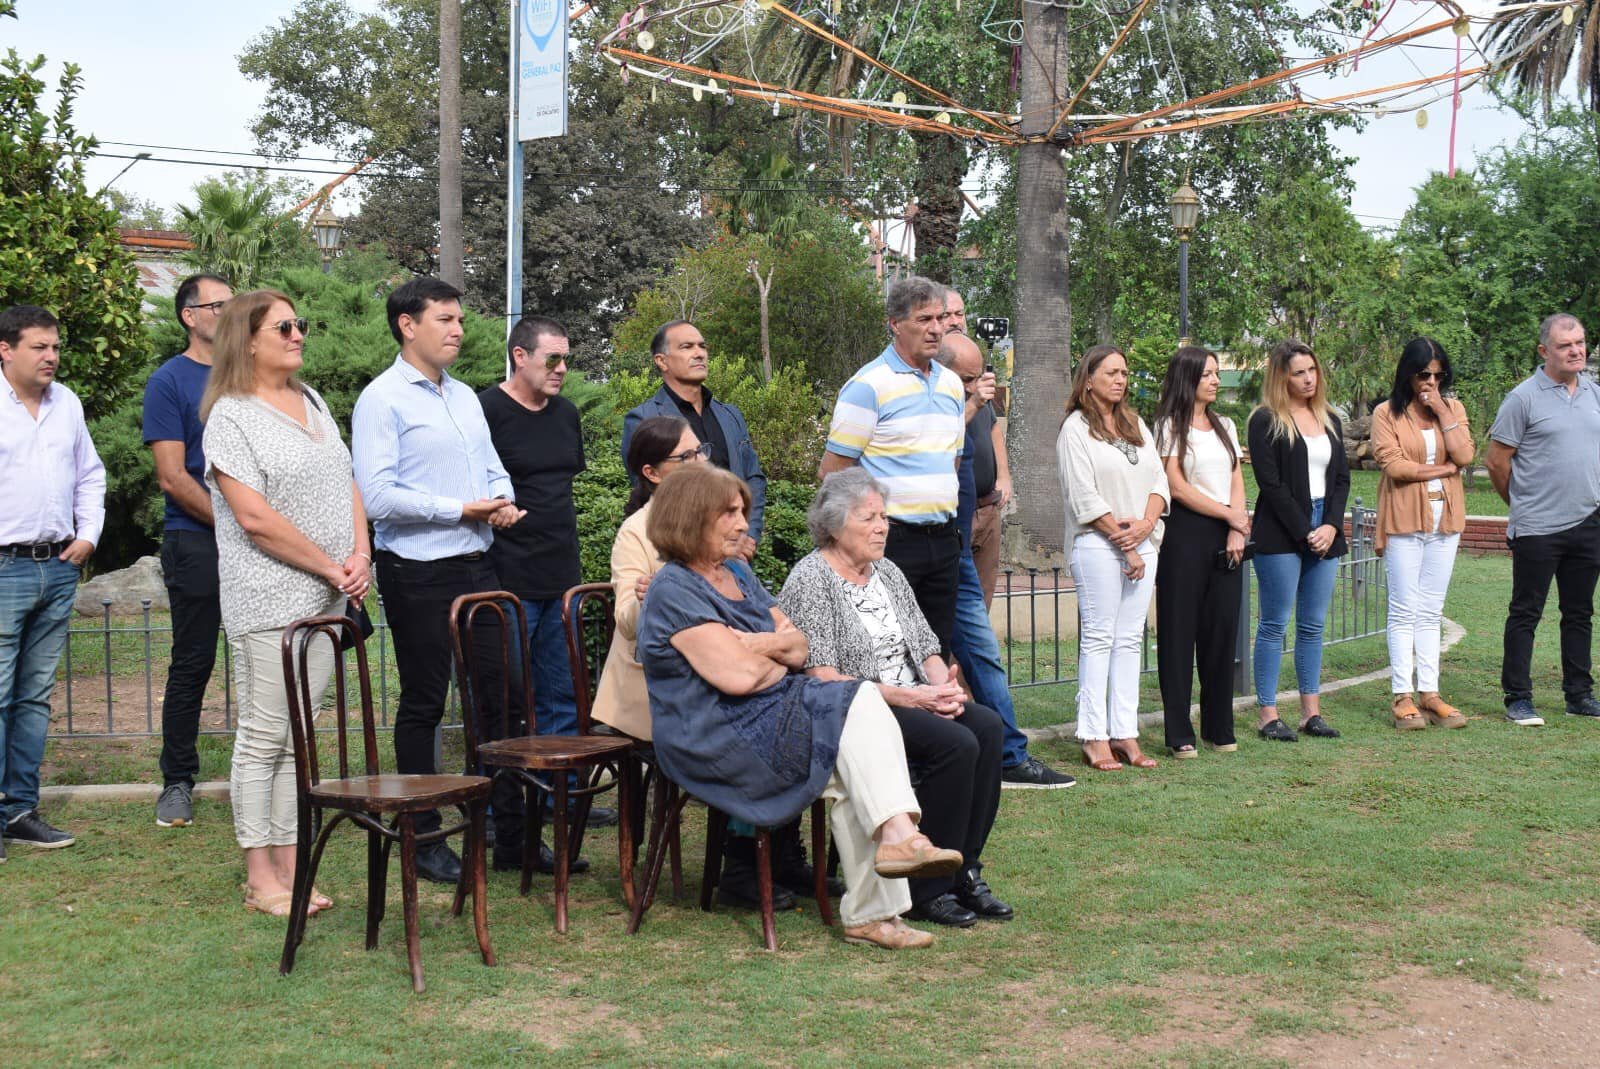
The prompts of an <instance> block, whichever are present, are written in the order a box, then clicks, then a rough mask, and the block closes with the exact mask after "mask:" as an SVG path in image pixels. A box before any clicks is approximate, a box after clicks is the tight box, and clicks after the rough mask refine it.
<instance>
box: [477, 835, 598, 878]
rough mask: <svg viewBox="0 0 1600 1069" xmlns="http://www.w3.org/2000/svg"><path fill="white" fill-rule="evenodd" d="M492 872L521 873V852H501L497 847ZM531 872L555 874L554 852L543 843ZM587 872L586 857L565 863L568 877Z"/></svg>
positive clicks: (587, 862)
mask: <svg viewBox="0 0 1600 1069" xmlns="http://www.w3.org/2000/svg"><path fill="white" fill-rule="evenodd" d="M494 870H495V871H496V872H521V871H522V851H521V850H520V849H515V850H503V849H500V848H499V847H496V848H495V852H494ZM533 871H534V872H542V873H544V874H545V875H546V876H551V875H554V874H555V871H556V855H555V851H554V850H551V849H550V847H548V846H546V845H545V844H544V843H543V842H540V843H539V859H538V860H537V861H535V862H534V863H533ZM588 871H589V859H588V858H586V857H575V858H572V859H570V860H569V861H568V862H567V872H568V873H569V874H570V875H573V876H576V875H578V874H579V873H580V872H588Z"/></svg>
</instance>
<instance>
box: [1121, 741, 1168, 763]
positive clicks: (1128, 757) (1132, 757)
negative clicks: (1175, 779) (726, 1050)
mask: <svg viewBox="0 0 1600 1069" xmlns="http://www.w3.org/2000/svg"><path fill="white" fill-rule="evenodd" d="M1111 753H1112V755H1113V756H1115V757H1119V758H1121V759H1122V760H1123V761H1125V762H1127V763H1128V764H1130V765H1132V766H1133V767H1134V768H1155V767H1156V766H1157V765H1159V764H1160V763H1161V762H1159V761H1157V760H1156V759H1155V758H1154V757H1147V756H1145V755H1144V754H1143V753H1139V754H1135V753H1133V752H1131V751H1130V750H1129V749H1128V748H1127V747H1126V746H1118V745H1117V744H1116V743H1115V742H1113V743H1112V744H1111Z"/></svg>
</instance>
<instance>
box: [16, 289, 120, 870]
mask: <svg viewBox="0 0 1600 1069" xmlns="http://www.w3.org/2000/svg"><path fill="white" fill-rule="evenodd" d="M60 365H61V328H60V324H59V323H57V321H56V318H55V316H53V315H51V314H50V313H49V312H47V311H45V310H44V309H43V308H37V307H35V306H33V305H27V304H19V305H15V306H13V307H11V308H7V309H6V310H5V311H4V312H0V371H3V372H4V382H3V383H0V485H3V486H5V488H6V507H5V509H4V510H0V794H3V795H4V796H5V798H4V801H0V822H3V824H4V835H3V839H0V861H4V860H5V847H4V845H3V842H5V841H9V842H13V843H24V844H27V845H29V846H36V847H40V848H42V849H46V850H54V849H58V848H60V847H63V846H71V845H72V844H73V842H74V841H75V840H74V839H73V837H72V836H71V835H69V834H67V833H66V832H64V831H61V830H59V829H57V828H53V827H51V826H50V825H49V824H48V823H46V822H45V819H44V817H42V816H41V815H40V814H39V808H38V806H39V764H40V762H41V761H42V760H43V759H44V740H45V735H46V733H47V732H48V731H49V728H50V693H51V691H52V690H53V689H54V688H55V682H56V665H57V663H58V662H59V661H60V660H61V650H62V648H63V647H64V646H65V645H66V642H67V625H68V624H69V623H70V621H71V618H72V603H73V598H74V596H75V595H76V593H77V589H78V577H79V575H80V573H81V571H82V569H83V565H84V563H85V562H86V561H88V559H89V555H90V554H91V553H93V552H94V546H95V543H96V542H97V541H99V539H100V529H101V527H102V526H103V525H104V523H105V515H106V469H105V465H103V464H101V463H100V456H99V454H97V453H96V452H95V448H94V443H93V442H91V441H90V440H89V429H88V427H87V426H86V425H85V424H84V421H83V405H82V404H81V403H80V402H79V401H78V398H77V396H76V395H74V394H73V392H72V391H71V390H69V389H67V388H66V387H65V386H62V385H61V384H60V383H58V382H56V381H55V377H56V369H57V368H59V367H60Z"/></svg>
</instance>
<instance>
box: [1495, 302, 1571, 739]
mask: <svg viewBox="0 0 1600 1069" xmlns="http://www.w3.org/2000/svg"><path fill="white" fill-rule="evenodd" d="M1539 355H1540V356H1541V357H1542V358H1543V359H1544V366H1543V367H1542V368H1540V369H1539V370H1537V371H1535V372H1534V373H1533V374H1532V375H1530V376H1529V377H1528V378H1527V379H1526V380H1525V381H1523V382H1522V383H1521V384H1520V385H1519V386H1517V388H1516V389H1514V390H1512V391H1511V392H1510V393H1509V394H1507V395H1506V399H1505V400H1504V401H1503V402H1502V403H1501V405H1500V412H1499V414H1498V415H1497V416H1496V417H1495V421H1494V426H1493V427H1491V428H1490V429H1489V437H1490V439H1491V441H1490V443H1489V452H1488V455H1487V457H1486V458H1485V463H1486V464H1487V466H1488V468H1489V478H1490V479H1492V480H1493V481H1494V488H1495V491H1496V492H1497V493H1499V495H1500V496H1501V497H1502V498H1504V499H1505V500H1506V502H1507V503H1508V504H1510V506H1511V519H1510V521H1509V522H1508V523H1507V524H1506V540H1507V541H1508V542H1509V543H1510V545H1511V608H1510V611H1509V612H1508V613H1507V615H1506V631H1505V647H1504V654H1503V656H1502V659H1501V662H1500V686H1501V688H1502V689H1503V690H1504V691H1505V700H1506V719H1507V720H1510V721H1511V722H1512V723H1514V724H1521V725H1524V726H1527V727H1538V726H1540V725H1542V724H1543V723H1544V720H1543V719H1542V718H1540V716H1539V714H1538V712H1537V711H1536V710H1535V709H1534V707H1533V680H1532V661H1533V635H1534V629H1535V628H1537V627H1538V626H1539V617H1540V616H1541V615H1543V613H1544V603H1545V598H1546V597H1547V596H1548V595H1549V593H1550V580H1551V579H1554V580H1555V582H1556V592H1557V596H1558V597H1559V598H1560V603H1561V690H1562V693H1564V694H1565V695H1566V700H1567V712H1568V713H1570V714H1572V715H1574V716H1592V717H1600V701H1597V700H1596V699H1595V697H1594V679H1593V677H1592V676H1591V675H1590V674H1589V668H1590V636H1591V633H1592V628H1591V623H1590V618H1591V617H1592V616H1593V614H1594V588H1595V580H1596V579H1597V578H1600V387H1596V386H1595V384H1594V383H1593V382H1592V381H1591V380H1589V379H1588V378H1586V377H1585V376H1584V375H1583V374H1582V372H1583V370H1584V368H1585V367H1586V366H1587V365H1588V361H1589V350H1588V346H1587V345H1586V344H1585V340H1584V334H1583V324H1582V323H1580V322H1578V320H1577V319H1576V318H1575V317H1574V316H1570V315H1565V314H1559V315H1553V316H1550V317H1548V318H1547V319H1545V321H1544V322H1543V323H1541V324H1540V325H1539Z"/></svg>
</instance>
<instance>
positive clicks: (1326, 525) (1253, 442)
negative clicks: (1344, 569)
mask: <svg viewBox="0 0 1600 1069" xmlns="http://www.w3.org/2000/svg"><path fill="white" fill-rule="evenodd" d="M1247 433H1248V436H1249V441H1250V465H1251V467H1252V468H1253V469H1254V471H1255V476H1256V486H1257V488H1258V489H1259V490H1260V494H1259V495H1258V496H1257V498H1256V514H1255V519H1254V523H1253V524H1252V530H1253V532H1254V534H1255V540H1256V546H1257V550H1256V557H1255V567H1256V579H1257V581H1258V582H1259V583H1260V587H1261V612H1260V618H1259V620H1258V621H1257V623H1256V648H1255V662H1256V665H1255V668H1256V671H1255V675H1256V680H1255V682H1256V705H1257V706H1258V714H1257V715H1258V716H1259V717H1260V725H1259V727H1258V728H1257V734H1259V735H1260V736H1261V737H1262V738H1263V739H1273V740H1275V741H1277V742H1294V741H1295V740H1296V739H1297V738H1299V736H1298V735H1296V734H1295V732H1294V729H1292V728H1290V727H1289V725H1287V724H1285V723H1284V722H1283V721H1282V720H1280V719H1278V671H1279V669H1280V668H1281V667H1282V664H1283V639H1284V635H1285V634H1287V633H1288V630H1289V613H1290V612H1291V611H1292V612H1293V613H1294V617H1295V633H1294V634H1295V637H1294V674H1295V682H1296V684H1297V685H1298V687H1299V690H1300V730H1301V731H1302V732H1304V733H1305V734H1307V735H1311V736H1313V737H1315V738H1324V739H1336V738H1338V737H1339V732H1338V731H1337V730H1335V729H1334V728H1333V727H1332V726H1330V725H1329V724H1328V722H1327V721H1326V720H1324V719H1323V718H1322V709H1321V705H1320V700H1319V698H1318V693H1319V691H1320V690H1321V675H1322V624H1323V621H1324V620H1325V619H1326V618H1327V615H1328V602H1329V601H1330V600H1332V598H1333V584H1334V580H1335V579H1337V578H1338V574H1339V558H1340V557H1342V556H1344V553H1345V540H1344V505H1345V500H1346V499H1347V498H1348V497H1349V496H1350V465H1349V462H1348V461H1347V460H1346V459H1345V455H1344V445H1343V435H1342V432H1341V430H1340V427H1339V420H1338V417H1336V416H1335V415H1334V414H1333V412H1332V411H1330V410H1329V408H1328V383H1327V379H1326V378H1325V377H1324V376H1323V374H1322V365H1321V364H1320V363H1319V362H1318V361H1317V356H1316V354H1315V353H1313V352H1312V351H1311V346H1309V345H1307V344H1306V343H1305V342H1302V341H1296V340H1294V339H1293V338H1290V339H1287V340H1285V341H1281V342H1279V343H1278V344H1277V345H1275V346H1273V349H1272V352H1271V353H1270V354H1268V357H1267V372H1266V376H1265V378H1264V379H1263V381H1262V384H1261V404H1260V406H1259V407H1257V408H1256V410H1255V411H1254V412H1252V413H1251V414H1250V426H1249V430H1248V432H1247Z"/></svg>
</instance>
